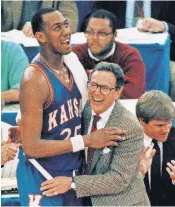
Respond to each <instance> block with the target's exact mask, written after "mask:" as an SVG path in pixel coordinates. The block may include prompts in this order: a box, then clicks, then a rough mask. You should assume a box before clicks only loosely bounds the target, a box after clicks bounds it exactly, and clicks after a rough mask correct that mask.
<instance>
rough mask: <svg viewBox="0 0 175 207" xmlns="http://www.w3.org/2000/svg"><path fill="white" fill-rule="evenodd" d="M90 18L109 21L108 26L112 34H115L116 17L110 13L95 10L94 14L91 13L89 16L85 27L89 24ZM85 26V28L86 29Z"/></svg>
mask: <svg viewBox="0 0 175 207" xmlns="http://www.w3.org/2000/svg"><path fill="white" fill-rule="evenodd" d="M92 18H98V19H107V20H109V22H110V26H111V28H112V32H113V33H115V31H116V29H117V18H116V16H115V15H114V14H113V13H112V12H110V11H107V10H104V9H99V10H96V11H95V12H93V13H92V14H91V15H90V17H89V19H88V21H87V25H88V23H89V20H90V19H92ZM87 25H86V27H87Z"/></svg>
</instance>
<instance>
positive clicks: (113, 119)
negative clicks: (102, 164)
mask: <svg viewBox="0 0 175 207" xmlns="http://www.w3.org/2000/svg"><path fill="white" fill-rule="evenodd" d="M120 107H121V104H120V103H119V101H116V102H115V106H114V108H113V110H112V113H111V115H110V117H109V119H108V122H107V124H106V125H105V127H104V128H107V127H116V123H117V122H118V121H119V120H120V114H121V111H122V108H120ZM120 109H121V110H120ZM102 151H103V148H102V149H95V152H94V157H93V161H92V166H91V172H92V171H93V169H94V167H95V165H96V164H97V161H98V159H99V157H100V155H101V153H102Z"/></svg>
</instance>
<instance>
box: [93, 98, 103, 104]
mask: <svg viewBox="0 0 175 207" xmlns="http://www.w3.org/2000/svg"><path fill="white" fill-rule="evenodd" d="M93 101H94V102H95V103H101V102H103V99H97V98H93Z"/></svg>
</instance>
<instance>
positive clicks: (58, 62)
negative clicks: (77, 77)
mask: <svg viewBox="0 0 175 207" xmlns="http://www.w3.org/2000/svg"><path fill="white" fill-rule="evenodd" d="M39 59H40V60H41V61H43V62H44V63H45V64H46V65H48V66H49V67H50V68H52V69H53V70H61V69H62V67H63V56H60V55H55V54H52V55H48V54H47V53H43V52H40V57H39Z"/></svg>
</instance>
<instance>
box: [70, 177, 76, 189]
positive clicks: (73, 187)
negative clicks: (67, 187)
mask: <svg viewBox="0 0 175 207" xmlns="http://www.w3.org/2000/svg"><path fill="white" fill-rule="evenodd" d="M71 189H73V190H75V181H74V177H72V183H71Z"/></svg>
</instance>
